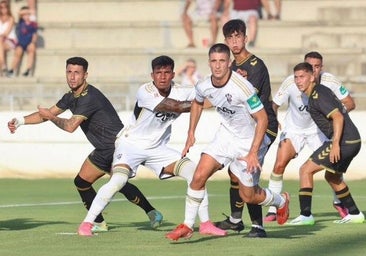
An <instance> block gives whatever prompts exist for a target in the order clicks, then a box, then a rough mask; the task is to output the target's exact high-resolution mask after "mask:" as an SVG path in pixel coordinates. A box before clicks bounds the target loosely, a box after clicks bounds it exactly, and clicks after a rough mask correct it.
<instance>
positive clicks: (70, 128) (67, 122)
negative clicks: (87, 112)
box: [38, 107, 85, 132]
mask: <svg viewBox="0 0 366 256" xmlns="http://www.w3.org/2000/svg"><path fill="white" fill-rule="evenodd" d="M55 108H57V107H55ZM57 109H58V108H57ZM53 110H54V109H53V108H51V109H48V108H41V107H38V112H39V114H40V116H41V117H42V118H43V120H50V121H51V122H52V123H54V124H55V125H56V126H57V127H59V128H60V129H62V130H64V131H67V132H74V131H75V130H76V129H77V128H78V127H79V126H80V124H81V123H82V122H83V121H84V120H85V117H84V116H81V115H73V116H72V117H71V118H69V119H67V118H61V117H58V115H57V114H55V111H53ZM56 113H57V111H56Z"/></svg>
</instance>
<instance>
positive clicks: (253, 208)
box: [247, 204, 263, 227]
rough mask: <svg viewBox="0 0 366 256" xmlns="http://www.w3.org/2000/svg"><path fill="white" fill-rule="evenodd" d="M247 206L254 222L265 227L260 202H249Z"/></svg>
mask: <svg viewBox="0 0 366 256" xmlns="http://www.w3.org/2000/svg"><path fill="white" fill-rule="evenodd" d="M247 207H248V212H249V216H250V220H251V221H252V224H253V225H259V226H262V227H263V214H262V206H261V205H258V204H247Z"/></svg>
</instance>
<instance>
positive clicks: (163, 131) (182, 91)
mask: <svg viewBox="0 0 366 256" xmlns="http://www.w3.org/2000/svg"><path fill="white" fill-rule="evenodd" d="M194 95H195V93H194V88H193V87H192V88H188V87H183V86H181V85H179V84H176V83H173V84H172V88H171V91H170V93H169V96H168V98H171V99H175V100H179V101H185V100H189V101H192V100H193V99H194ZM163 99H164V97H163V96H161V95H160V93H159V92H158V89H157V88H156V87H155V85H154V84H153V82H150V83H146V84H144V85H142V86H140V88H139V89H138V91H137V94H136V105H135V109H134V113H133V115H132V116H131V118H130V121H129V122H128V123H127V124H126V126H125V128H123V129H122V131H121V132H120V134H119V135H118V137H120V136H123V137H124V139H125V140H128V141H129V142H130V143H134V144H135V145H137V146H138V147H140V148H142V149H149V148H155V147H158V146H160V145H162V144H166V143H168V141H169V139H170V135H171V124H172V123H173V122H174V121H175V120H176V119H177V118H178V117H179V116H180V113H174V112H156V111H154V109H155V107H156V106H157V105H158V104H159V103H160V102H161V101H162V100H163Z"/></svg>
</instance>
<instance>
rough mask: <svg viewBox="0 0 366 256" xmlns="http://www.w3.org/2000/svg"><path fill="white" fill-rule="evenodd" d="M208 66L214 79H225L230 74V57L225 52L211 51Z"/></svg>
mask: <svg viewBox="0 0 366 256" xmlns="http://www.w3.org/2000/svg"><path fill="white" fill-rule="evenodd" d="M209 66H210V69H211V73H212V78H213V79H214V80H220V81H221V80H223V79H224V80H225V81H224V82H226V80H227V78H228V76H229V74H230V57H229V56H228V55H227V54H226V53H220V52H213V53H211V54H210V58H209Z"/></svg>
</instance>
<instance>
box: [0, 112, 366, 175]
mask: <svg viewBox="0 0 366 256" xmlns="http://www.w3.org/2000/svg"><path fill="white" fill-rule="evenodd" d="M25 114H29V113H9V112H2V113H1V115H0V124H1V125H0V155H1V158H0V178H3V177H25V178H44V177H73V176H75V174H76V173H77V172H78V170H79V168H80V166H81V164H82V162H83V161H84V160H85V158H86V157H87V155H88V154H89V153H90V152H91V151H92V149H93V148H92V146H91V145H90V144H89V142H88V141H87V140H86V138H85V136H84V134H83V133H82V131H81V130H80V129H78V130H77V131H75V132H74V133H67V132H65V131H62V130H60V129H59V128H57V127H56V126H55V125H53V124H52V123H50V122H46V123H43V124H39V125H27V126H21V127H20V128H19V129H18V130H17V132H16V133H15V134H10V132H9V131H8V129H7V122H8V121H9V120H10V119H11V118H12V117H14V116H20V115H25ZM129 114H130V113H129V112H123V113H120V116H121V119H122V120H123V121H124V120H127V118H128V117H129ZM283 114H284V113H282V112H280V114H279V118H280V121H281V120H282V119H283ZM365 114H366V112H365V111H354V112H351V117H352V119H353V120H354V122H355V123H356V125H357V127H358V128H359V130H360V133H361V136H363V135H364V134H366V126H365V123H366V115H365ZM64 116H65V117H68V116H70V113H66V114H65V115H64ZM363 118H365V119H363ZM188 122H189V115H188V114H183V115H182V116H181V117H180V118H179V119H178V120H177V121H176V123H175V124H174V126H173V134H172V139H171V146H172V147H174V148H176V149H177V150H179V151H181V150H182V149H183V147H184V143H185V139H186V132H187V127H188ZM218 124H219V120H218V116H217V114H216V113H215V112H214V111H206V112H204V113H203V115H202V117H201V121H200V123H199V126H198V129H197V134H196V139H197V144H196V145H195V146H194V147H193V148H192V149H191V150H190V153H189V157H190V158H191V159H192V160H194V161H196V162H197V161H198V159H199V155H200V152H201V149H202V148H203V147H204V146H205V143H207V142H209V141H210V139H212V138H213V136H214V133H215V130H216V127H217V126H218ZM277 146H278V139H277V140H276V142H275V143H274V145H273V146H272V147H271V149H270V151H269V152H268V154H267V156H266V159H265V164H264V166H263V170H264V171H263V173H262V177H263V178H265V179H267V178H268V177H269V174H270V172H271V170H272V167H273V164H274V161H275V157H276V151H277ZM365 151H366V149H365V139H364V137H363V147H362V149H361V152H360V153H359V154H358V156H357V157H356V158H355V159H354V161H353V162H352V164H351V166H350V168H349V170H348V172H347V174H346V178H347V179H355V178H366V171H365V168H364V166H366V159H365V158H364V156H365V155H366V154H365ZM310 153H311V152H310V151H309V150H308V149H307V148H306V149H305V150H304V151H303V152H301V154H300V156H299V157H298V158H296V159H294V160H293V161H291V162H290V164H289V166H288V167H287V169H286V173H285V178H288V179H290V178H291V179H296V178H297V177H298V169H299V166H300V165H301V163H302V162H304V161H305V160H306V159H307V157H308V156H309V155H310ZM322 176H323V174H322V173H320V174H318V175H317V176H316V178H320V179H321V178H322ZM137 177H154V175H153V174H151V172H150V171H148V170H146V169H144V168H141V169H140V170H139V173H138V176H137ZM214 178H227V174H226V170H223V171H220V172H218V173H217V174H216V175H215V176H214Z"/></svg>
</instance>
